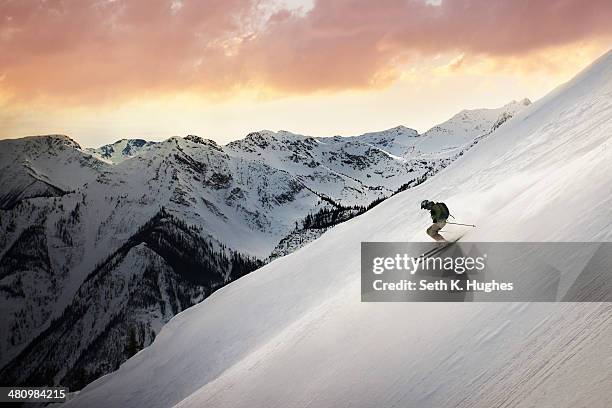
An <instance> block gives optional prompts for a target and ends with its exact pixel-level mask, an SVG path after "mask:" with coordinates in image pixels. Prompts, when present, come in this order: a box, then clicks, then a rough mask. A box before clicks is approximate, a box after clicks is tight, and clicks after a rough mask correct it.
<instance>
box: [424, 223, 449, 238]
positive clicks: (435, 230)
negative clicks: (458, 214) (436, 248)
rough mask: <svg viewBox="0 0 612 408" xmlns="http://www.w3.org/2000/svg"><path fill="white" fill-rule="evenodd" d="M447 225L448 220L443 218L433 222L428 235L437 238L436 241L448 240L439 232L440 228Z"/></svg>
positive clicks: (428, 229)
mask: <svg viewBox="0 0 612 408" xmlns="http://www.w3.org/2000/svg"><path fill="white" fill-rule="evenodd" d="M445 225H446V220H441V221H438V222H434V223H433V224H431V227H429V228H427V235H429V236H430V237H432V238H433V239H435V240H436V241H446V240H445V239H444V237H443V236H442V235H440V234H439V232H440V230H441V229H442V228H444V226H445Z"/></svg>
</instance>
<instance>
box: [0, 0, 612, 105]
mask: <svg viewBox="0 0 612 408" xmlns="http://www.w3.org/2000/svg"><path fill="white" fill-rule="evenodd" d="M273 4H274V3H268V2H265V1H263V0H207V1H195V0H182V1H178V0H132V1H124V0H64V1H59V0H47V1H44V2H42V1H37V0H22V1H5V2H2V3H1V4H0V75H1V76H3V78H4V80H3V81H2V82H0V93H3V94H4V95H7V94H8V95H11V96H12V97H13V98H14V99H15V100H18V101H19V100H20V101H28V100H33V99H37V98H38V99H44V100H47V101H52V102H60V101H61V102H68V103H69V102H74V103H96V102H104V101H109V100H113V101H114V100H116V99H118V98H124V99H125V98H134V97H139V98H142V97H147V96H149V95H154V94H164V93H174V92H193V93H198V94H205V95H224V94H232V93H234V92H236V91H239V90H243V89H266V90H270V91H272V92H278V93H307V92H314V91H322V90H323V91H325V90H327V91H333V90H344V89H355V88H369V87H380V86H385V85H388V84H389V83H391V82H393V81H394V80H395V79H396V78H397V77H398V76H399V75H400V73H401V70H402V69H403V68H402V67H403V66H404V65H405V64H408V63H410V62H411V61H414V60H415V58H423V57H426V56H428V55H429V56H433V55H435V54H437V53H441V52H453V53H456V54H459V55H465V56H470V55H486V56H489V57H504V58H508V57H513V56H521V55H527V54H529V53H530V52H532V51H535V50H541V49H545V48H546V47H554V46H561V45H564V44H568V43H572V42H576V41H586V40H589V39H593V38H610V37H611V36H612V25H611V24H609V22H610V21H612V2H610V1H609V0H592V1H590V2H588V6H587V5H585V3H584V1H581V0H557V1H555V0H550V1H548V0H529V1H528V0H515V1H506V0H471V1H470V0H466V1H459V0H443V1H442V2H439V3H438V2H425V1H423V0H379V1H367V0H319V1H316V2H315V3H314V4H313V6H312V8H310V9H309V10H308V11H306V12H303V11H298V12H296V11H293V10H288V9H275V8H274V5H273ZM462 63H463V57H462V58H461V59H460V60H457V61H456V63H455V66H454V68H456V69H459V68H460V67H461V64H462ZM451 68H453V67H451Z"/></svg>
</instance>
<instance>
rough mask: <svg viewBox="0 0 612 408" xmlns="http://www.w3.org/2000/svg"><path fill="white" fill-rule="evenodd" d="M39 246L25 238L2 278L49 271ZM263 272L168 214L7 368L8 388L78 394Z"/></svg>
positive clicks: (107, 264)
mask: <svg viewBox="0 0 612 408" xmlns="http://www.w3.org/2000/svg"><path fill="white" fill-rule="evenodd" d="M41 240H44V234H42V233H41V231H39V230H38V229H37V228H36V227H33V228H29V229H27V230H26V231H24V233H23V234H22V238H21V239H20V240H18V242H17V243H16V245H15V246H14V247H13V248H12V249H11V251H9V252H10V253H9V254H7V256H5V258H4V259H5V260H6V261H9V262H5V263H3V265H2V267H1V268H0V274H1V276H5V275H6V274H7V273H10V270H11V268H14V267H16V266H17V265H18V264H20V267H21V268H34V267H36V268H43V269H45V268H48V258H47V257H45V256H43V255H41V254H38V256H35V255H37V254H35V253H32V252H31V251H32V250H35V249H36V248H44V246H45V245H44V242H43V241H41ZM26 242H29V243H31V245H26ZM45 259H47V263H45ZM28 262H36V263H39V264H37V265H28V264H27V263H28ZM261 265H262V262H261V261H259V260H257V259H255V258H252V257H247V256H244V255H241V254H239V253H238V252H236V251H231V250H228V249H227V248H225V247H224V246H223V245H219V244H217V243H213V242H211V241H210V240H209V239H206V238H204V237H203V235H202V231H200V228H198V227H195V226H188V225H187V224H186V223H185V222H183V221H182V220H180V219H178V218H177V217H175V216H173V215H171V214H169V213H168V212H166V211H165V209H163V208H162V210H161V211H159V212H158V213H157V214H156V215H155V216H154V217H153V218H152V219H151V220H150V221H148V222H147V223H146V224H145V225H143V226H142V227H141V228H140V229H139V230H138V232H137V233H136V234H134V235H133V236H132V237H131V238H130V239H129V240H128V241H127V242H126V243H125V244H124V245H123V246H121V247H120V248H119V249H118V250H117V251H115V252H114V253H113V254H112V255H110V256H109V257H108V259H106V260H105V261H104V262H102V263H101V264H99V265H98V266H97V267H96V268H95V270H94V271H93V272H91V273H90V274H89V276H88V277H87V278H86V279H85V282H84V283H83V284H82V285H81V287H80V288H79V290H78V291H77V293H76V295H75V296H74V299H73V301H72V302H71V303H70V305H69V306H68V307H67V308H66V309H65V310H64V312H63V313H62V315H61V317H59V318H58V319H56V320H54V321H53V322H52V323H51V325H50V326H49V327H48V328H47V329H46V330H45V331H43V332H42V333H41V334H39V335H38V336H37V337H36V339H35V340H34V341H32V342H31V343H30V344H29V346H27V347H26V348H25V349H24V350H23V351H22V352H21V353H20V354H19V355H18V356H17V357H16V358H15V359H13V360H12V361H11V362H10V363H9V364H8V365H7V366H6V367H4V368H3V370H2V372H1V378H2V384H4V385H9V384H12V385H15V384H28V385H46V384H54V383H59V384H62V385H65V386H68V387H69V388H70V389H80V388H82V387H83V386H85V385H86V384H88V383H89V382H91V381H92V380H94V379H96V378H98V377H100V376H101V375H103V374H105V373H108V372H110V371H113V370H116V369H117V368H118V367H119V365H120V364H121V363H122V362H123V361H125V360H126V359H127V358H129V357H130V356H132V355H133V354H135V353H136V352H137V351H138V350H140V349H142V348H143V347H146V346H148V345H149V344H150V343H151V342H152V341H153V339H154V338H155V334H156V332H157V331H158V330H159V326H161V325H163V323H165V321H167V320H168V319H169V318H170V317H172V316H174V315H175V314H177V313H179V312H181V311H183V310H185V309H186V308H188V307H190V306H192V305H194V304H195V303H198V302H199V301H201V300H202V299H204V298H205V297H206V296H208V295H210V294H211V293H212V292H213V291H214V290H216V289H217V288H219V287H221V286H223V285H225V284H227V283H228V282H230V281H232V280H234V279H237V278H239V277H241V276H243V275H245V274H247V273H249V272H251V271H253V270H254V269H257V268H258V267H260V266H261Z"/></svg>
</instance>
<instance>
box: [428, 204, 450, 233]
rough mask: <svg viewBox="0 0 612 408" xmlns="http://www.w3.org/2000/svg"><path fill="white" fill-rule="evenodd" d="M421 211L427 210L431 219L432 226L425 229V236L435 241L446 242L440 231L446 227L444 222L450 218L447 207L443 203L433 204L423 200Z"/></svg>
mask: <svg viewBox="0 0 612 408" xmlns="http://www.w3.org/2000/svg"><path fill="white" fill-rule="evenodd" d="M421 209H423V210H429V212H430V213H431V219H432V221H433V224H432V225H431V227H429V228H427V235H429V236H430V237H432V238H433V239H435V240H436V241H446V240H445V239H444V237H443V236H442V235H440V230H441V229H442V228H444V226H445V225H446V220H447V219H448V217H449V216H450V212H449V211H448V207H447V206H446V204H444V203H434V202H433V201H429V200H423V201H422V202H421Z"/></svg>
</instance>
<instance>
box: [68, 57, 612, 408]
mask: <svg viewBox="0 0 612 408" xmlns="http://www.w3.org/2000/svg"><path fill="white" fill-rule="evenodd" d="M611 133H612V52H609V53H608V54H606V55H604V56H603V57H601V58H600V59H599V60H598V61H596V62H595V63H594V64H593V65H592V66H591V67H589V68H588V69H586V70H585V71H584V72H582V73H581V74H579V75H578V76H577V77H576V78H575V79H574V80H572V81H571V82H570V83H568V84H566V85H564V86H562V87H560V88H559V89H557V90H555V91H554V92H552V93H551V94H550V95H548V96H547V97H545V98H543V99H542V100H540V101H538V102H536V103H534V104H533V105H532V106H530V107H529V108H528V109H526V110H525V111H524V112H523V113H521V114H519V115H518V117H516V118H515V119H513V120H512V121H511V122H510V123H508V124H507V126H504V127H503V128H501V129H500V131H498V132H495V133H493V134H492V135H491V137H489V138H487V139H486V140H484V141H482V143H479V144H478V145H477V146H475V147H474V148H473V149H472V150H470V151H469V152H468V153H466V154H465V155H464V156H465V157H464V158H463V159H462V160H461V161H458V162H455V163H454V164H453V165H451V166H450V167H448V168H447V169H445V170H444V171H443V172H442V173H440V175H439V176H437V177H434V178H432V179H430V180H428V181H427V182H425V183H424V184H421V185H420V186H418V187H416V188H413V189H410V190H408V191H406V192H403V193H401V194H398V195H396V196H395V197H393V198H391V199H389V200H387V201H385V202H383V203H382V204H380V205H379V206H377V207H375V208H374V209H373V210H371V211H369V212H367V213H365V214H364V215H362V216H360V217H358V218H355V219H353V220H351V221H349V222H347V223H344V224H341V225H339V226H337V227H335V228H333V229H331V230H330V231H328V232H327V233H325V234H324V235H323V236H322V237H321V238H320V239H318V240H316V241H314V242H313V243H311V244H310V245H308V246H306V247H304V248H302V249H301V250H298V251H297V252H295V253H293V254H291V255H288V256H286V257H283V258H280V259H277V260H275V261H274V262H272V263H270V264H268V265H266V266H265V267H263V268H261V269H260V270H258V271H256V272H253V273H251V274H249V275H248V276H246V277H244V278H242V279H240V280H238V281H236V282H234V283H233V284H231V285H228V286H226V287H224V288H223V289H221V290H219V291H218V292H216V293H215V294H214V295H213V296H211V297H209V298H208V299H206V300H205V301H203V302H202V303H200V304H198V305H197V306H194V307H192V308H190V309H188V310H186V311H185V312H183V313H181V314H179V315H177V316H176V317H174V318H173V319H172V320H171V321H170V322H169V323H168V324H167V325H166V326H164V328H163V329H162V331H161V332H160V334H159V335H158V336H157V338H156V340H155V342H154V343H153V344H152V345H151V346H150V347H148V348H147V349H145V350H143V351H141V352H140V353H139V354H137V355H136V356H134V357H133V358H132V359H130V360H129V361H128V362H126V363H125V364H124V365H123V366H122V367H121V368H120V369H119V370H118V371H117V372H115V373H113V374H110V375H108V376H105V377H103V378H101V379H99V380H97V381H95V382H94V383H92V384H90V385H89V386H88V387H86V388H85V389H84V390H83V391H82V392H81V393H80V394H79V395H78V396H77V397H76V398H75V399H74V400H73V401H71V402H70V403H69V404H68V406H87V407H103V406H133V407H158V406H159V407H166V406H173V405H176V406H180V407H192V406H193V407H200V406H207V407H240V406H266V407H303V406H312V407H319V406H338V405H341V406H355V407H362V406H363V407H370V406H389V407H391V406H418V407H474V406H478V407H490V406H513V407H514V406H524V407H528V406H538V407H543V406H550V407H559V406H567V407H574V406H589V407H602V408H603V407H608V406H610V405H611V404H612V393H611V391H610V387H609V384H610V383H611V382H612V373H611V372H610V370H609V358H608V359H606V356H609V352H608V351H609V350H610V338H611V336H612V324H611V323H612V306H611V305H610V304H606V303H603V304H539V303H531V304H530V303H516V304H496V303H482V304H479V303H474V304H405V303H400V304H365V303H360V284H359V280H360V274H359V259H360V257H359V249H360V245H359V243H360V242H361V241H393V240H424V239H425V238H426V236H425V233H424V230H425V228H426V226H427V224H428V221H427V217H426V216H425V215H423V214H422V213H419V211H418V205H419V202H420V201H421V200H422V199H423V198H429V199H434V200H435V199H443V200H444V201H445V202H447V203H448V204H449V205H450V206H451V208H452V209H453V212H454V214H455V215H456V216H457V217H458V218H459V217H460V218H461V219H465V220H469V221H470V222H474V223H476V224H478V225H479V228H478V229H476V230H474V231H473V232H471V233H470V234H468V235H467V236H466V239H468V240H474V241H477V240H501V241H504V240H506V241H610V240H612V224H611V221H610V220H612V178H611V177H612V176H611V175H612V150H611V149H612V138H611V137H610V134H611ZM566 256H567V257H571V254H567V255H566ZM606 350H608V351H606ZM606 353H608V354H606Z"/></svg>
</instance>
